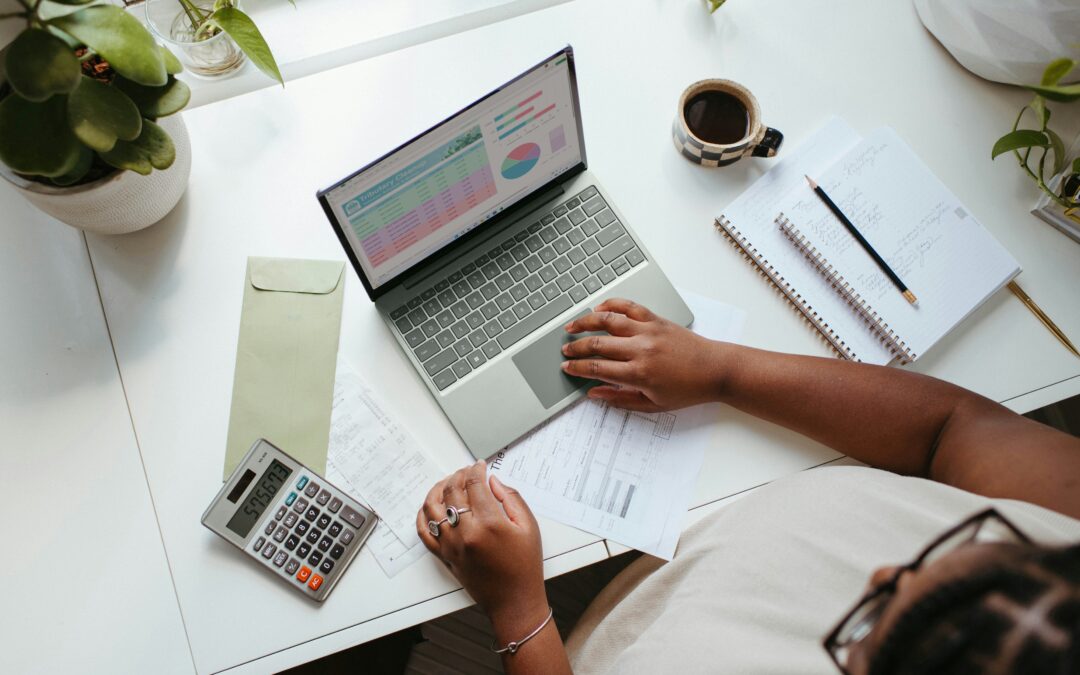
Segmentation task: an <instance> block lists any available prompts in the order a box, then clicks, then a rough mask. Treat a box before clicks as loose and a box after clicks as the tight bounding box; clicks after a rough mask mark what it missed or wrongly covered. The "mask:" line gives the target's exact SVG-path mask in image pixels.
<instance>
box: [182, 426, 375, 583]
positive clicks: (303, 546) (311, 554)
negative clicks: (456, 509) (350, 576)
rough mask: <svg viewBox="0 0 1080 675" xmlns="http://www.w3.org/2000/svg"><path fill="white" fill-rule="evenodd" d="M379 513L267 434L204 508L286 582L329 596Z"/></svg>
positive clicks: (212, 522) (209, 520)
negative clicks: (273, 442) (305, 464)
mask: <svg viewBox="0 0 1080 675" xmlns="http://www.w3.org/2000/svg"><path fill="white" fill-rule="evenodd" d="M377 522H378V518H377V517H376V516H375V514H374V513H372V512H371V511H369V510H368V509H366V508H364V507H363V506H361V505H360V504H359V503H357V501H356V500H354V499H352V498H350V497H349V495H347V494H346V493H345V491H344V490H342V489H340V488H338V487H335V486H333V485H331V484H330V483H328V482H327V481H326V479H324V478H323V477H322V476H320V475H319V474H317V473H315V472H314V471H312V470H311V469H309V468H308V467H306V466H304V465H303V464H301V463H300V462H298V461H296V460H295V459H293V458H292V457H290V456H289V455H288V454H286V453H285V452H284V451H283V450H281V449H280V448H278V447H276V446H275V445H273V444H272V443H270V442H269V441H267V440H265V439H259V440H257V441H255V444H254V445H253V446H251V449H250V450H248V452H247V454H246V455H244V459H242V460H241V461H240V465H239V466H237V467H236V471H234V472H233V474H232V475H231V476H229V480H227V481H225V485H224V486H222V488H221V491H220V492H218V494H217V496H216V497H214V501H212V502H211V503H210V506H209V507H208V508H207V509H206V512H205V513H204V514H203V516H202V524H203V525H205V526H206V527H208V528H210V529H211V530H213V531H214V532H216V533H217V534H219V535H221V536H222V537H224V538H225V539H226V540H228V541H229V542H230V543H232V544H233V545H235V546H237V547H238V548H240V549H241V550H243V551H244V552H246V553H247V554H248V555H249V556H251V557H252V558H254V559H255V560H256V561H257V562H258V563H259V564H260V565H262V566H263V567H266V568H267V569H269V570H270V571H271V572H272V573H273V574H274V575H275V576H277V577H278V578H280V579H281V580H282V582H284V583H286V584H288V585H290V586H292V587H293V588H295V589H296V590H297V591H299V592H301V593H303V594H304V595H305V596H307V597H308V598H311V599H312V600H315V601H318V602H322V601H323V600H326V597H327V596H328V595H330V591H332V590H334V586H335V585H336V584H337V582H338V579H340V578H341V575H342V574H344V573H345V569H346V568H347V567H348V566H349V563H350V562H352V559H353V558H355V557H356V554H357V553H358V552H359V551H360V547H361V546H362V545H363V544H364V541H365V540H366V539H367V538H368V536H369V535H370V534H371V531H372V530H373V529H375V524H376V523H377Z"/></svg>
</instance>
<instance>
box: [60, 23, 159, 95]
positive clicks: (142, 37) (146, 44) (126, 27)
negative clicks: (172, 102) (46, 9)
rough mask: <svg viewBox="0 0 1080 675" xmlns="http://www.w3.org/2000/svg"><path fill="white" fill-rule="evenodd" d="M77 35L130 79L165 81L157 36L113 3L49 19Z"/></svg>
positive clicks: (150, 84) (147, 81)
mask: <svg viewBox="0 0 1080 675" xmlns="http://www.w3.org/2000/svg"><path fill="white" fill-rule="evenodd" d="M49 23H50V24H51V25H53V26H56V27H57V28H59V29H60V30H62V31H64V32H66V33H68V34H70V35H72V36H74V37H76V38H78V39H79V40H80V41H82V42H83V43H84V44H85V45H86V46H88V47H90V48H91V49H93V50H94V51H95V52H97V53H98V54H100V55H101V57H102V58H103V59H105V60H106V61H108V62H109V65H111V66H112V67H113V70H115V71H116V72H118V73H120V74H121V75H123V76H124V77H126V78H128V79H129V80H134V81H136V82H138V83H139V84H145V85H148V86H151V87H155V86H161V85H163V84H165V82H166V80H167V76H166V73H165V60H164V58H163V57H162V55H161V50H160V49H159V48H158V45H157V43H156V42H154V38H152V37H151V36H150V33H149V32H147V30H146V28H145V27H144V26H143V25H142V23H141V22H140V21H139V20H138V19H136V18H135V17H134V16H132V15H131V14H128V13H127V12H125V11H124V10H122V9H120V8H119V7H115V6H113V5H95V6H93V7H87V8H86V9H80V10H79V11H77V12H73V13H71V14H67V15H65V16H61V17H57V18H55V19H52V20H51V21H50V22H49Z"/></svg>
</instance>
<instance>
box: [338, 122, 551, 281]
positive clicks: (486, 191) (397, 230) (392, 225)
mask: <svg viewBox="0 0 1080 675" xmlns="http://www.w3.org/2000/svg"><path fill="white" fill-rule="evenodd" d="M474 136H475V138H474V137H473V136H469V138H466V139H465V141H469V139H473V140H472V142H471V143H469V144H468V145H467V146H466V145H463V143H464V142H465V141H463V142H462V143H457V142H453V143H450V144H448V146H446V147H445V148H439V149H438V150H437V151H436V152H437V153H438V156H437V157H436V158H435V159H441V160H442V163H441V164H439V165H438V166H437V168H435V169H434V170H432V171H429V172H428V173H426V174H425V173H422V170H423V169H425V168H427V164H426V162H427V159H422V160H420V162H417V163H416V164H417V165H419V166H417V165H413V166H409V167H406V168H405V169H402V171H401V172H400V173H399V174H397V175H395V176H392V177H390V178H389V179H387V181H386V185H379V186H376V187H375V188H373V189H372V190H370V191H369V192H370V193H371V195H367V194H366V193H365V195H364V196H362V197H360V198H358V200H370V202H371V203H370V205H365V206H364V207H363V210H360V211H356V210H355V209H354V210H353V211H354V212H353V214H352V215H350V216H349V223H350V224H351V225H352V228H353V231H354V232H355V233H356V236H357V238H358V239H359V240H360V246H361V247H362V248H363V250H364V253H365V254H366V255H367V257H368V260H369V261H370V262H371V266H372V267H378V266H379V265H382V264H383V263H385V262H386V261H387V260H390V259H391V258H393V257H394V256H396V255H398V254H399V253H402V252H404V251H406V250H407V249H409V248H410V247H412V246H414V245H416V244H418V243H419V242H421V241H422V240H423V239H424V238H425V237H427V236H428V235H430V234H431V233H433V232H435V231H436V230H438V229H439V228H440V227H442V226H443V225H446V224H447V223H450V222H452V221H454V220H455V219H457V218H459V217H461V216H463V215H465V214H466V213H468V212H469V211H470V210H472V209H474V208H476V207H477V206H479V205H480V204H482V203H484V202H485V201H487V200H488V199H490V198H491V197H493V196H495V192H496V188H495V177H494V176H493V175H492V172H491V165H490V164H489V163H488V156H487V152H486V151H485V148H484V144H483V143H478V142H475V141H476V140H478V139H479V138H480V136H479V130H477V131H476V132H475V134H474ZM433 154H434V153H433ZM432 161H435V160H432ZM534 163H535V162H534ZM418 173H419V174H420V177H419V178H414V176H415V175H416V174H418ZM409 180H412V182H411V183H408V182H407V181H409ZM399 183H405V187H403V188H395V186H397V185H398V184H399ZM394 189H396V190H397V191H396V192H393V190H394ZM386 192H390V193H392V194H390V195H389V196H387V197H383V193H386ZM348 211H349V205H348V204H346V213H348Z"/></svg>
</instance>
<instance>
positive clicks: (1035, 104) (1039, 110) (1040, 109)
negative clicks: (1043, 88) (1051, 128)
mask: <svg viewBox="0 0 1080 675" xmlns="http://www.w3.org/2000/svg"><path fill="white" fill-rule="evenodd" d="M1028 107H1029V108H1031V111H1032V112H1034V113H1035V118H1036V119H1037V120H1038V121H1039V128H1040V129H1045V128H1046V123H1047V122H1049V121H1050V109H1049V108H1047V107H1046V101H1045V100H1044V99H1043V97H1042V96H1036V97H1035V99H1034V100H1033V101H1032V102H1031V104H1030V105H1028Z"/></svg>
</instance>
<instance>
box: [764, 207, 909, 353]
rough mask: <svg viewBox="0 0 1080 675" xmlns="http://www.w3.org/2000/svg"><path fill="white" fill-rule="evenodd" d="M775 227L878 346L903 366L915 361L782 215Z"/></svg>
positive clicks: (833, 268)
mask: <svg viewBox="0 0 1080 675" xmlns="http://www.w3.org/2000/svg"><path fill="white" fill-rule="evenodd" d="M775 222H776V224H777V225H779V226H780V231H781V232H783V233H784V235H785V236H786V237H787V238H788V239H790V240H791V241H792V243H794V244H795V246H797V247H798V248H799V250H800V251H802V253H803V255H804V256H806V259H807V260H809V261H810V263H811V264H813V266H814V267H815V268H817V270H818V271H819V272H820V273H821V275H822V276H823V277H825V280H826V281H828V282H829V285H830V286H832V287H833V288H834V289H835V290H836V292H837V293H839V294H840V297H842V298H843V299H844V301H845V302H847V303H848V304H849V305H851V308H852V309H854V310H855V312H856V313H857V314H858V315H859V317H860V318H862V320H863V321H865V322H866V325H867V326H869V327H870V330H871V331H873V333H874V335H875V336H877V338H878V340H879V341H880V342H881V344H883V345H885V348H886V349H888V350H889V351H890V352H891V353H892V354H893V355H894V356H895V357H896V358H898V359H900V361H902V362H904V363H911V362H912V361H914V360H915V355H914V354H913V353H912V352H911V350H910V349H908V346H907V344H906V343H905V342H904V341H903V340H901V339H900V337H899V336H898V335H897V334H896V332H895V331H893V330H892V329H891V328H889V324H888V323H887V322H886V321H885V319H883V318H882V317H881V315H880V314H878V313H877V312H875V311H874V308H873V307H871V306H870V304H869V303H868V302H866V300H865V299H864V298H863V297H862V296H861V295H859V293H858V292H857V291H856V290H855V289H854V288H852V287H851V284H849V283H848V282H847V281H845V280H844V277H843V276H842V275H841V274H840V272H838V271H837V270H836V268H835V267H833V266H832V265H831V264H830V263H829V261H828V260H826V259H825V257H824V256H823V255H822V254H821V253H820V252H819V251H818V250H817V247H815V246H814V245H813V244H811V243H810V241H809V240H807V238H806V236H805V235H803V234H802V233H801V232H799V229H798V228H797V227H795V226H794V225H793V224H792V223H791V221H790V220H788V218H787V216H785V215H784V214H783V213H781V214H780V215H778V216H777V217H776V221H775Z"/></svg>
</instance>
